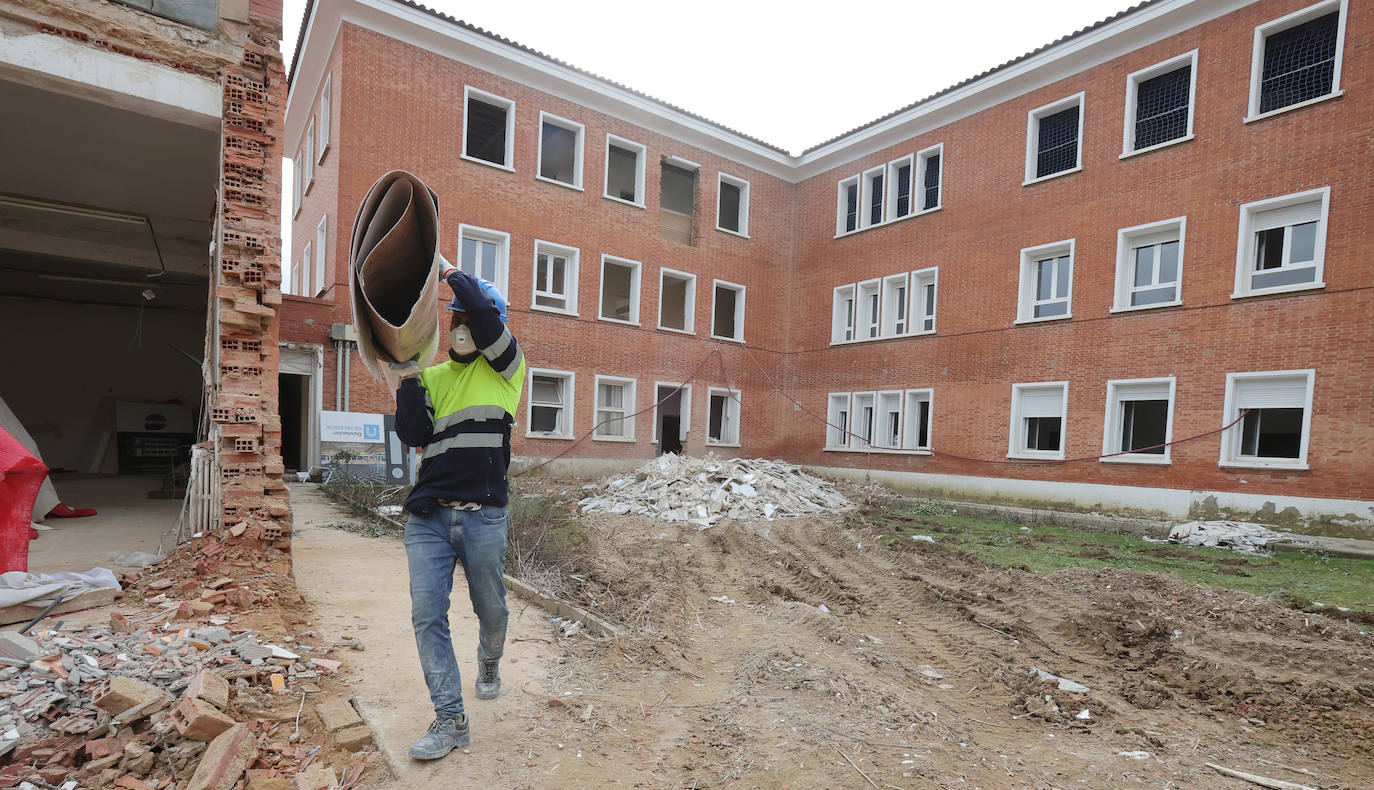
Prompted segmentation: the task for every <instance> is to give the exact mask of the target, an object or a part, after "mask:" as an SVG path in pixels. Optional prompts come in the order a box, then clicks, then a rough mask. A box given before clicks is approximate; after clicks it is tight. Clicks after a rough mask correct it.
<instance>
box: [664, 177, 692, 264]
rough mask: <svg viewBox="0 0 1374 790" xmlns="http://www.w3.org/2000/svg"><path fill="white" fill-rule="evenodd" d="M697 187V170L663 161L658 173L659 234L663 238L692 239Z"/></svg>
mask: <svg viewBox="0 0 1374 790" xmlns="http://www.w3.org/2000/svg"><path fill="white" fill-rule="evenodd" d="M696 190H697V173H696V171H695V170H688V169H687V168H683V167H678V166H677V165H674V164H671V163H669V162H664V163H663V171H662V173H661V174H660V176H659V235H660V236H661V237H662V238H664V239H667V240H668V241H675V242H677V243H679V244H691V243H692V225H693V221H692V220H693V215H694V213H695V210H696Z"/></svg>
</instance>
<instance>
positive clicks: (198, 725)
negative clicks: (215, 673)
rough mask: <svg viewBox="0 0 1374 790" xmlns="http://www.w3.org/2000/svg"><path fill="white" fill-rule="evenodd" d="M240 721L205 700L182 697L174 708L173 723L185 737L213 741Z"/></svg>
mask: <svg viewBox="0 0 1374 790" xmlns="http://www.w3.org/2000/svg"><path fill="white" fill-rule="evenodd" d="M237 723H238V722H236V721H234V719H233V718H232V717H230V716H227V715H225V714H224V713H222V712H220V710H219V709H218V708H216V707H215V706H214V705H211V704H210V703H208V702H206V701H205V700H201V699H194V698H186V699H182V701H181V702H180V703H178V704H177V706H176V707H175V708H173V709H172V724H173V725H175V726H176V728H177V732H179V733H181V736H182V737H183V738H189V739H190V740H193V741H212V740H214V739H215V738H216V737H218V736H219V735H220V734H221V733H223V732H224V731H225V730H228V729H229V728H231V727H233V726H234V725H235V724H237Z"/></svg>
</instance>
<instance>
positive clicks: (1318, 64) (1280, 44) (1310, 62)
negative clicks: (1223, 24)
mask: <svg viewBox="0 0 1374 790" xmlns="http://www.w3.org/2000/svg"><path fill="white" fill-rule="evenodd" d="M1339 23H1340V12H1339V11H1333V12H1332V13H1330V14H1327V15H1325V16H1321V17H1318V18H1316V19H1313V20H1311V21H1308V22H1304V23H1302V24H1299V25H1294V26H1293V27H1290V28H1288V29H1286V30H1280V31H1279V32H1277V33H1271V34H1270V35H1269V36H1268V37H1266V38H1265V40H1264V67H1263V72H1262V74H1261V81H1260V96H1259V111H1260V112H1261V113H1266V112H1270V111H1272V110H1278V109H1282V108H1284V107H1288V106H1290V105H1293V104H1299V103H1301V102H1305V101H1310V100H1312V99H1316V98H1319V97H1321V96H1325V95H1326V94H1328V93H1331V91H1332V89H1333V86H1334V84H1335V74H1336V37H1337V35H1336V34H1337V32H1338V30H1339Z"/></svg>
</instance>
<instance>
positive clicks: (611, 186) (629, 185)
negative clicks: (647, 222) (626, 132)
mask: <svg viewBox="0 0 1374 790" xmlns="http://www.w3.org/2000/svg"><path fill="white" fill-rule="evenodd" d="M606 197H609V198H615V199H616V200H623V201H625V202H626V203H633V204H635V205H637V206H638V205H642V204H643V203H644V146H642V145H639V144H637V143H632V142H630V141H629V140H621V139H620V138H616V137H610V138H608V139H607V143H606Z"/></svg>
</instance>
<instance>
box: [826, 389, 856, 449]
mask: <svg viewBox="0 0 1374 790" xmlns="http://www.w3.org/2000/svg"><path fill="white" fill-rule="evenodd" d="M851 400H852V397H851V395H850V393H848V392H832V393H830V394H828V395H827V396H826V399H825V422H826V426H825V449H826V450H848V449H849V432H850V430H851V429H852V428H853V427H854V425H853V423H852V422H851V419H852V418H853V416H854V415H853V411H852V409H851V405H850V404H851ZM840 412H844V415H845V418H844V425H843V426H841V425H840V423H839V419H840V417H839V414H840Z"/></svg>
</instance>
